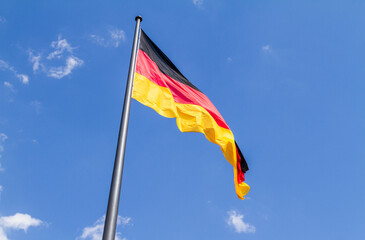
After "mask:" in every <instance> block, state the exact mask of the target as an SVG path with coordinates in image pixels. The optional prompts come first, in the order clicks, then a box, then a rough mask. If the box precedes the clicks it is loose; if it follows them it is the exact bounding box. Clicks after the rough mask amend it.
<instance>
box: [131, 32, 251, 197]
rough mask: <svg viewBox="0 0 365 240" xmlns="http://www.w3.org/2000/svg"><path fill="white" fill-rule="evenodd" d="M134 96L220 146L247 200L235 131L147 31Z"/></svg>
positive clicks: (141, 45) (243, 165) (142, 36)
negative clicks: (152, 39) (233, 131)
mask: <svg viewBox="0 0 365 240" xmlns="http://www.w3.org/2000/svg"><path fill="white" fill-rule="evenodd" d="M132 97H133V98H134V99H136V100H137V101H139V102H140V103H142V104H144V105H146V106H148V107H150V108H153V109H154V110H155V111H156V112H158V113H159V114H160V115H162V116H164V117H168V118H176V123H177V126H178V128H179V129H180V131H181V132H201V133H203V134H204V135H205V137H206V138H207V139H208V140H209V141H211V142H213V143H216V144H218V145H219V146H220V147H221V150H222V152H223V154H224V156H225V158H226V159H227V161H228V162H229V163H230V164H232V166H233V169H234V181H235V186H236V193H237V195H238V197H239V198H240V199H244V196H245V195H246V194H247V193H248V191H249V190H250V187H249V186H248V185H247V184H246V183H244V180H245V172H246V171H247V170H248V166H247V163H246V160H245V158H244V157H243V155H242V153H241V150H240V149H239V147H238V145H237V143H236V142H235V139H234V136H233V133H232V131H231V130H230V129H229V127H228V125H227V123H226V122H225V121H224V119H223V117H222V116H221V115H220V113H219V112H218V110H217V109H216V108H215V107H214V105H213V104H212V102H211V101H210V100H209V99H208V97H207V96H205V95H204V93H202V91H200V90H199V89H198V88H197V87H195V86H194V85H193V84H192V83H191V82H189V81H188V79H186V77H184V75H182V73H181V72H180V71H179V70H178V69H177V68H176V66H175V65H174V64H173V63H172V62H171V61H170V59H169V58H168V57H167V56H166V55H165V54H164V53H163V52H162V51H161V50H160V49H159V48H158V47H157V46H156V44H155V43H153V42H152V41H151V39H150V38H149V37H148V36H147V35H146V34H145V32H144V31H143V30H141V33H140V43H139V50H138V56H137V64H136V72H135V78H134V85H133V95H132Z"/></svg>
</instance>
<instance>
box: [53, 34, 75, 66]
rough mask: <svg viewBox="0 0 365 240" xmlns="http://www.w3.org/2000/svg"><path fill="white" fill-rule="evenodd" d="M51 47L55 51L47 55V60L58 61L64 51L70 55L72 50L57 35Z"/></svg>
mask: <svg viewBox="0 0 365 240" xmlns="http://www.w3.org/2000/svg"><path fill="white" fill-rule="evenodd" d="M51 47H52V48H54V49H55V50H54V51H53V52H51V53H50V54H49V55H48V57H47V59H48V60H51V59H53V58H57V59H60V58H61V57H62V54H63V53H64V52H65V51H66V52H69V53H72V50H73V48H72V47H71V45H70V44H69V43H68V42H67V40H66V39H61V35H58V40H57V41H53V42H52V43H51Z"/></svg>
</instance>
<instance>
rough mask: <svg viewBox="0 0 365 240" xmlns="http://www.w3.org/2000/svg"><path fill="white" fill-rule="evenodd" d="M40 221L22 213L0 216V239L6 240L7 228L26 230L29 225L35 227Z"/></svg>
mask: <svg viewBox="0 0 365 240" xmlns="http://www.w3.org/2000/svg"><path fill="white" fill-rule="evenodd" d="M42 223H43V222H42V221H41V220H39V219H36V218H33V217H32V216H30V215H29V214H24V213H16V214H15V215H13V216H7V217H0V240H8V237H7V234H6V233H7V232H8V231H9V230H24V232H26V231H27V230H28V228H29V227H37V226H40V225H41V224H42Z"/></svg>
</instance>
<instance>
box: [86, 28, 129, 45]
mask: <svg viewBox="0 0 365 240" xmlns="http://www.w3.org/2000/svg"><path fill="white" fill-rule="evenodd" d="M90 38H91V39H92V41H93V42H94V43H96V44H98V45H100V46H102V47H115V48H117V47H119V45H120V43H121V42H124V41H125V39H126V37H125V32H124V31H123V30H121V29H118V28H112V29H110V30H109V31H108V33H107V34H106V36H104V37H103V36H100V35H96V34H91V35H90Z"/></svg>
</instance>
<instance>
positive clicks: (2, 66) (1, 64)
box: [0, 59, 29, 84]
mask: <svg viewBox="0 0 365 240" xmlns="http://www.w3.org/2000/svg"><path fill="white" fill-rule="evenodd" d="M0 69H1V70H3V71H6V70H8V71H10V72H12V73H13V74H14V75H15V76H16V77H17V78H19V80H20V81H21V82H22V83H23V84H28V83H29V77H28V76H27V75H25V74H20V73H18V72H17V71H16V70H15V68H14V67H13V66H11V65H9V64H8V63H7V62H5V61H4V60H1V59H0Z"/></svg>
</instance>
